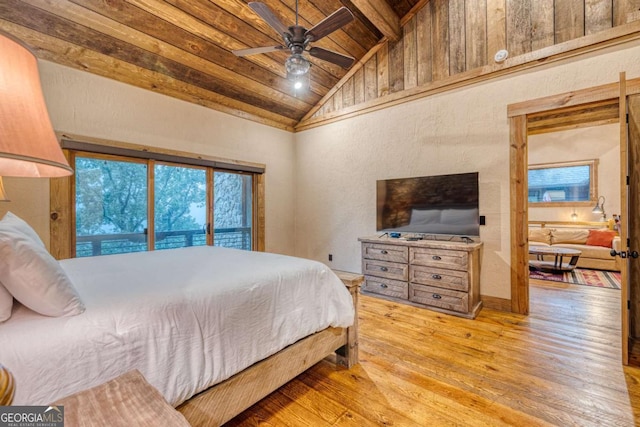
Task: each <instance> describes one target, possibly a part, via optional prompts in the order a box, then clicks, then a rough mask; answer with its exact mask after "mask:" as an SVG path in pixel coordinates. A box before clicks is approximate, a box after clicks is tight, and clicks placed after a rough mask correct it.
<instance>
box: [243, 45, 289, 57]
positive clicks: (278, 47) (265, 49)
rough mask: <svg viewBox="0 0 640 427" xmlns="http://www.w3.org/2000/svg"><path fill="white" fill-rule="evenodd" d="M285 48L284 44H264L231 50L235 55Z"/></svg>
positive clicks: (254, 53)
mask: <svg viewBox="0 0 640 427" xmlns="http://www.w3.org/2000/svg"><path fill="white" fill-rule="evenodd" d="M286 49H287V48H286V47H284V46H264V47H251V48H248V49H238V50H232V51H231V52H232V53H233V54H234V55H235V56H247V55H256V54H258V53H269V52H275V51H277V50H286Z"/></svg>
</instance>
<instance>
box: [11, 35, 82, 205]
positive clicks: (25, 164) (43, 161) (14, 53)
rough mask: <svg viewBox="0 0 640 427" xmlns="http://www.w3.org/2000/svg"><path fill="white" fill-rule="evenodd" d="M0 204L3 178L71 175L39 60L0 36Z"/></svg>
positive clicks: (17, 43)
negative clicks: (44, 92)
mask: <svg viewBox="0 0 640 427" xmlns="http://www.w3.org/2000/svg"><path fill="white" fill-rule="evenodd" d="M0 58H2V60H1V61H0V201H8V199H7V196H6V193H5V191H4V188H3V185H2V176H18V177H61V176H67V175H71V174H72V173H73V169H71V168H70V167H69V163H67V160H66V158H65V157H64V154H63V153H62V150H61V149H60V144H59V143H58V140H57V138H56V135H55V133H54V132H53V126H52V125H51V120H50V119H49V113H48V112H47V106H46V104H45V102H44V97H43V95H42V88H41V86H40V75H39V74H38V63H37V60H36V57H35V55H34V54H33V53H31V51H29V49H27V48H26V47H25V46H23V45H22V43H20V42H18V41H16V40H14V39H13V38H11V37H9V36H6V35H4V34H1V33H0Z"/></svg>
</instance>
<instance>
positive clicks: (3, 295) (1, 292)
mask: <svg viewBox="0 0 640 427" xmlns="http://www.w3.org/2000/svg"><path fill="white" fill-rule="evenodd" d="M12 307H13V295H11V294H10V293H9V291H8V290H7V289H6V288H5V287H4V286H2V283H0V322H4V321H5V320H9V318H10V317H11V308H12Z"/></svg>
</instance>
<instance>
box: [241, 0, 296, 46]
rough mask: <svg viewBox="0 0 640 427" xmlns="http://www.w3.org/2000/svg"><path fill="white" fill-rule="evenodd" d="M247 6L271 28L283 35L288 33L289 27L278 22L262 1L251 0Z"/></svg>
mask: <svg viewBox="0 0 640 427" xmlns="http://www.w3.org/2000/svg"><path fill="white" fill-rule="evenodd" d="M249 7H250V8H251V9H253V11H254V12H255V13H257V14H258V15H259V16H260V17H261V18H262V19H263V20H264V22H266V23H267V24H269V26H270V27H271V28H273V29H274V30H276V31H277V32H278V34H280V35H281V36H282V37H284V35H285V34H288V33H289V27H285V25H284V24H283V23H282V22H280V20H279V19H278V18H277V17H276V16H275V15H274V14H273V12H271V9H269V6H267V5H266V4H264V3H260V2H257V1H252V2H250V3H249Z"/></svg>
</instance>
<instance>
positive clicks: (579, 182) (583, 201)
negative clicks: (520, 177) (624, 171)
mask: <svg viewBox="0 0 640 427" xmlns="http://www.w3.org/2000/svg"><path fill="white" fill-rule="evenodd" d="M597 169H598V161H597V160H587V161H579V162H567V163H546V164H539V165H529V173H528V183H529V203H530V204H534V205H536V206H581V205H591V204H593V202H594V201H595V200H596V197H597V192H598V188H597V185H596V183H597V176H598V173H597Z"/></svg>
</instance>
